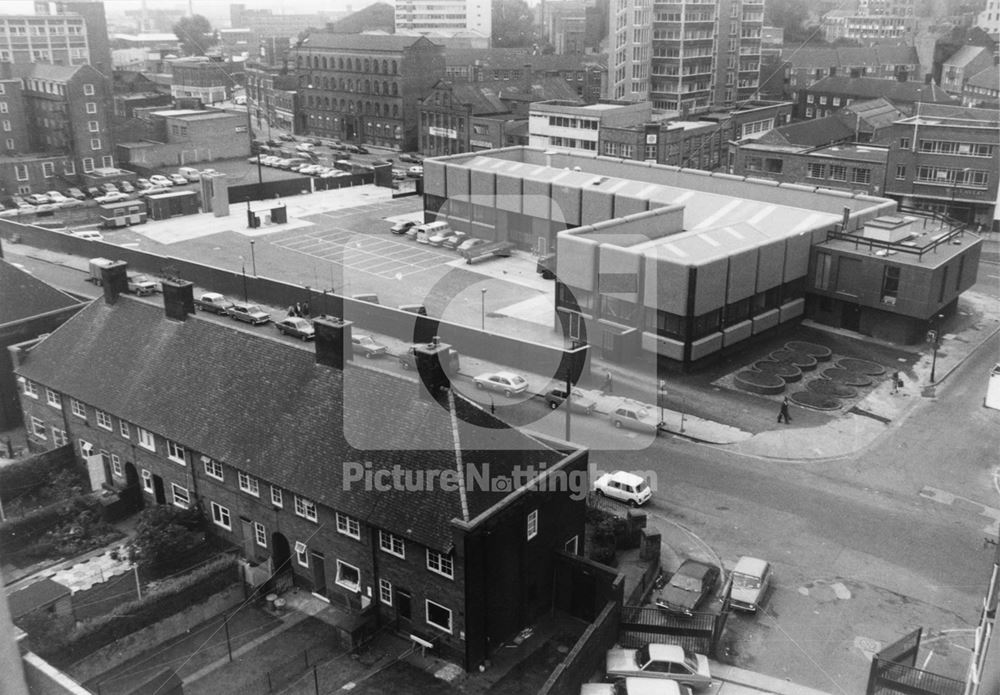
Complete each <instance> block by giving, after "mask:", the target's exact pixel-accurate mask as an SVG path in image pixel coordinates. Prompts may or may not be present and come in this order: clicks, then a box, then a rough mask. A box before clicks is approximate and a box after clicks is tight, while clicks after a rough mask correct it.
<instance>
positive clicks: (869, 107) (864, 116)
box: [839, 97, 903, 130]
mask: <svg viewBox="0 0 1000 695" xmlns="http://www.w3.org/2000/svg"><path fill="white" fill-rule="evenodd" d="M839 113H842V114H843V115H845V116H849V115H850V114H855V115H857V116H858V117H860V118H861V120H862V121H864V122H865V123H867V124H868V125H869V126H870V127H871V128H873V129H875V130H878V129H880V128H885V127H887V126H889V125H891V124H892V123H894V122H895V121H897V120H899V118H900V117H902V116H903V112H902V111H900V110H899V109H898V108H896V107H895V106H893V104H892V102H891V101H889V100H888V99H885V98H883V97H879V98H878V99H869V100H867V101H856V102H854V103H853V104H851V105H850V106H846V107H844V108H843V109H841V111H840V112H839ZM848 125H850V123H848Z"/></svg>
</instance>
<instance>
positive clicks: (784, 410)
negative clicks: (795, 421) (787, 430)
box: [778, 396, 792, 425]
mask: <svg viewBox="0 0 1000 695" xmlns="http://www.w3.org/2000/svg"><path fill="white" fill-rule="evenodd" d="M782 418H784V419H785V424H786V425H787V424H789V423H790V422H791V421H792V418H790V417H788V396H785V400H783V401H781V412H779V413H778V422H781V419H782Z"/></svg>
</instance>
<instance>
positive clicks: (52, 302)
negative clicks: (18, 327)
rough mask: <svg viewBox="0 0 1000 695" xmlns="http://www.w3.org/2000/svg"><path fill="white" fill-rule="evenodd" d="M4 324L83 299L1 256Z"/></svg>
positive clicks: (1, 315)
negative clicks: (17, 266) (71, 295)
mask: <svg viewBox="0 0 1000 695" xmlns="http://www.w3.org/2000/svg"><path fill="white" fill-rule="evenodd" d="M0 297H3V301H0V326H2V325H4V324H6V323H13V322H15V321H21V320H23V319H26V318H30V317H32V316H37V315H38V314H44V313H46V312H49V311H56V310H57V309H64V308H66V307H69V306H73V305H74V304H79V303H80V302H79V301H78V300H76V299H74V298H73V297H70V296H69V295H68V294H66V293H64V292H61V291H59V290H57V289H56V288H55V287H52V286H51V285H49V284H48V283H45V282H43V281H41V280H39V279H38V278H36V277H35V276H34V275H32V274H31V273H28V272H25V271H23V270H21V269H20V268H16V267H14V266H13V265H11V264H10V263H8V262H7V261H5V260H3V259H0Z"/></svg>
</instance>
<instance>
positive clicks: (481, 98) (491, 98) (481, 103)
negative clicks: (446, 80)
mask: <svg viewBox="0 0 1000 695" xmlns="http://www.w3.org/2000/svg"><path fill="white" fill-rule="evenodd" d="M451 95H452V98H453V99H454V100H455V101H457V102H458V103H460V104H471V105H472V115H474V116H483V115H487V114H494V113H510V109H509V108H507V105H506V104H504V103H503V102H502V101H500V99H499V98H498V97H497V95H496V92H495V91H493V90H492V89H490V88H489V87H487V86H485V85H484V83H482V82H456V83H455V84H453V85H452V86H451Z"/></svg>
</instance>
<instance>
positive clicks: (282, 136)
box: [267, 133, 295, 145]
mask: <svg viewBox="0 0 1000 695" xmlns="http://www.w3.org/2000/svg"><path fill="white" fill-rule="evenodd" d="M278 139H279V140H284V141H285V142H295V138H293V137H292V136H291V135H289V134H288V133H281V134H280V135H278ZM267 144H269V145H270V144H271V142H270V140H269V141H268V143H267Z"/></svg>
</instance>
